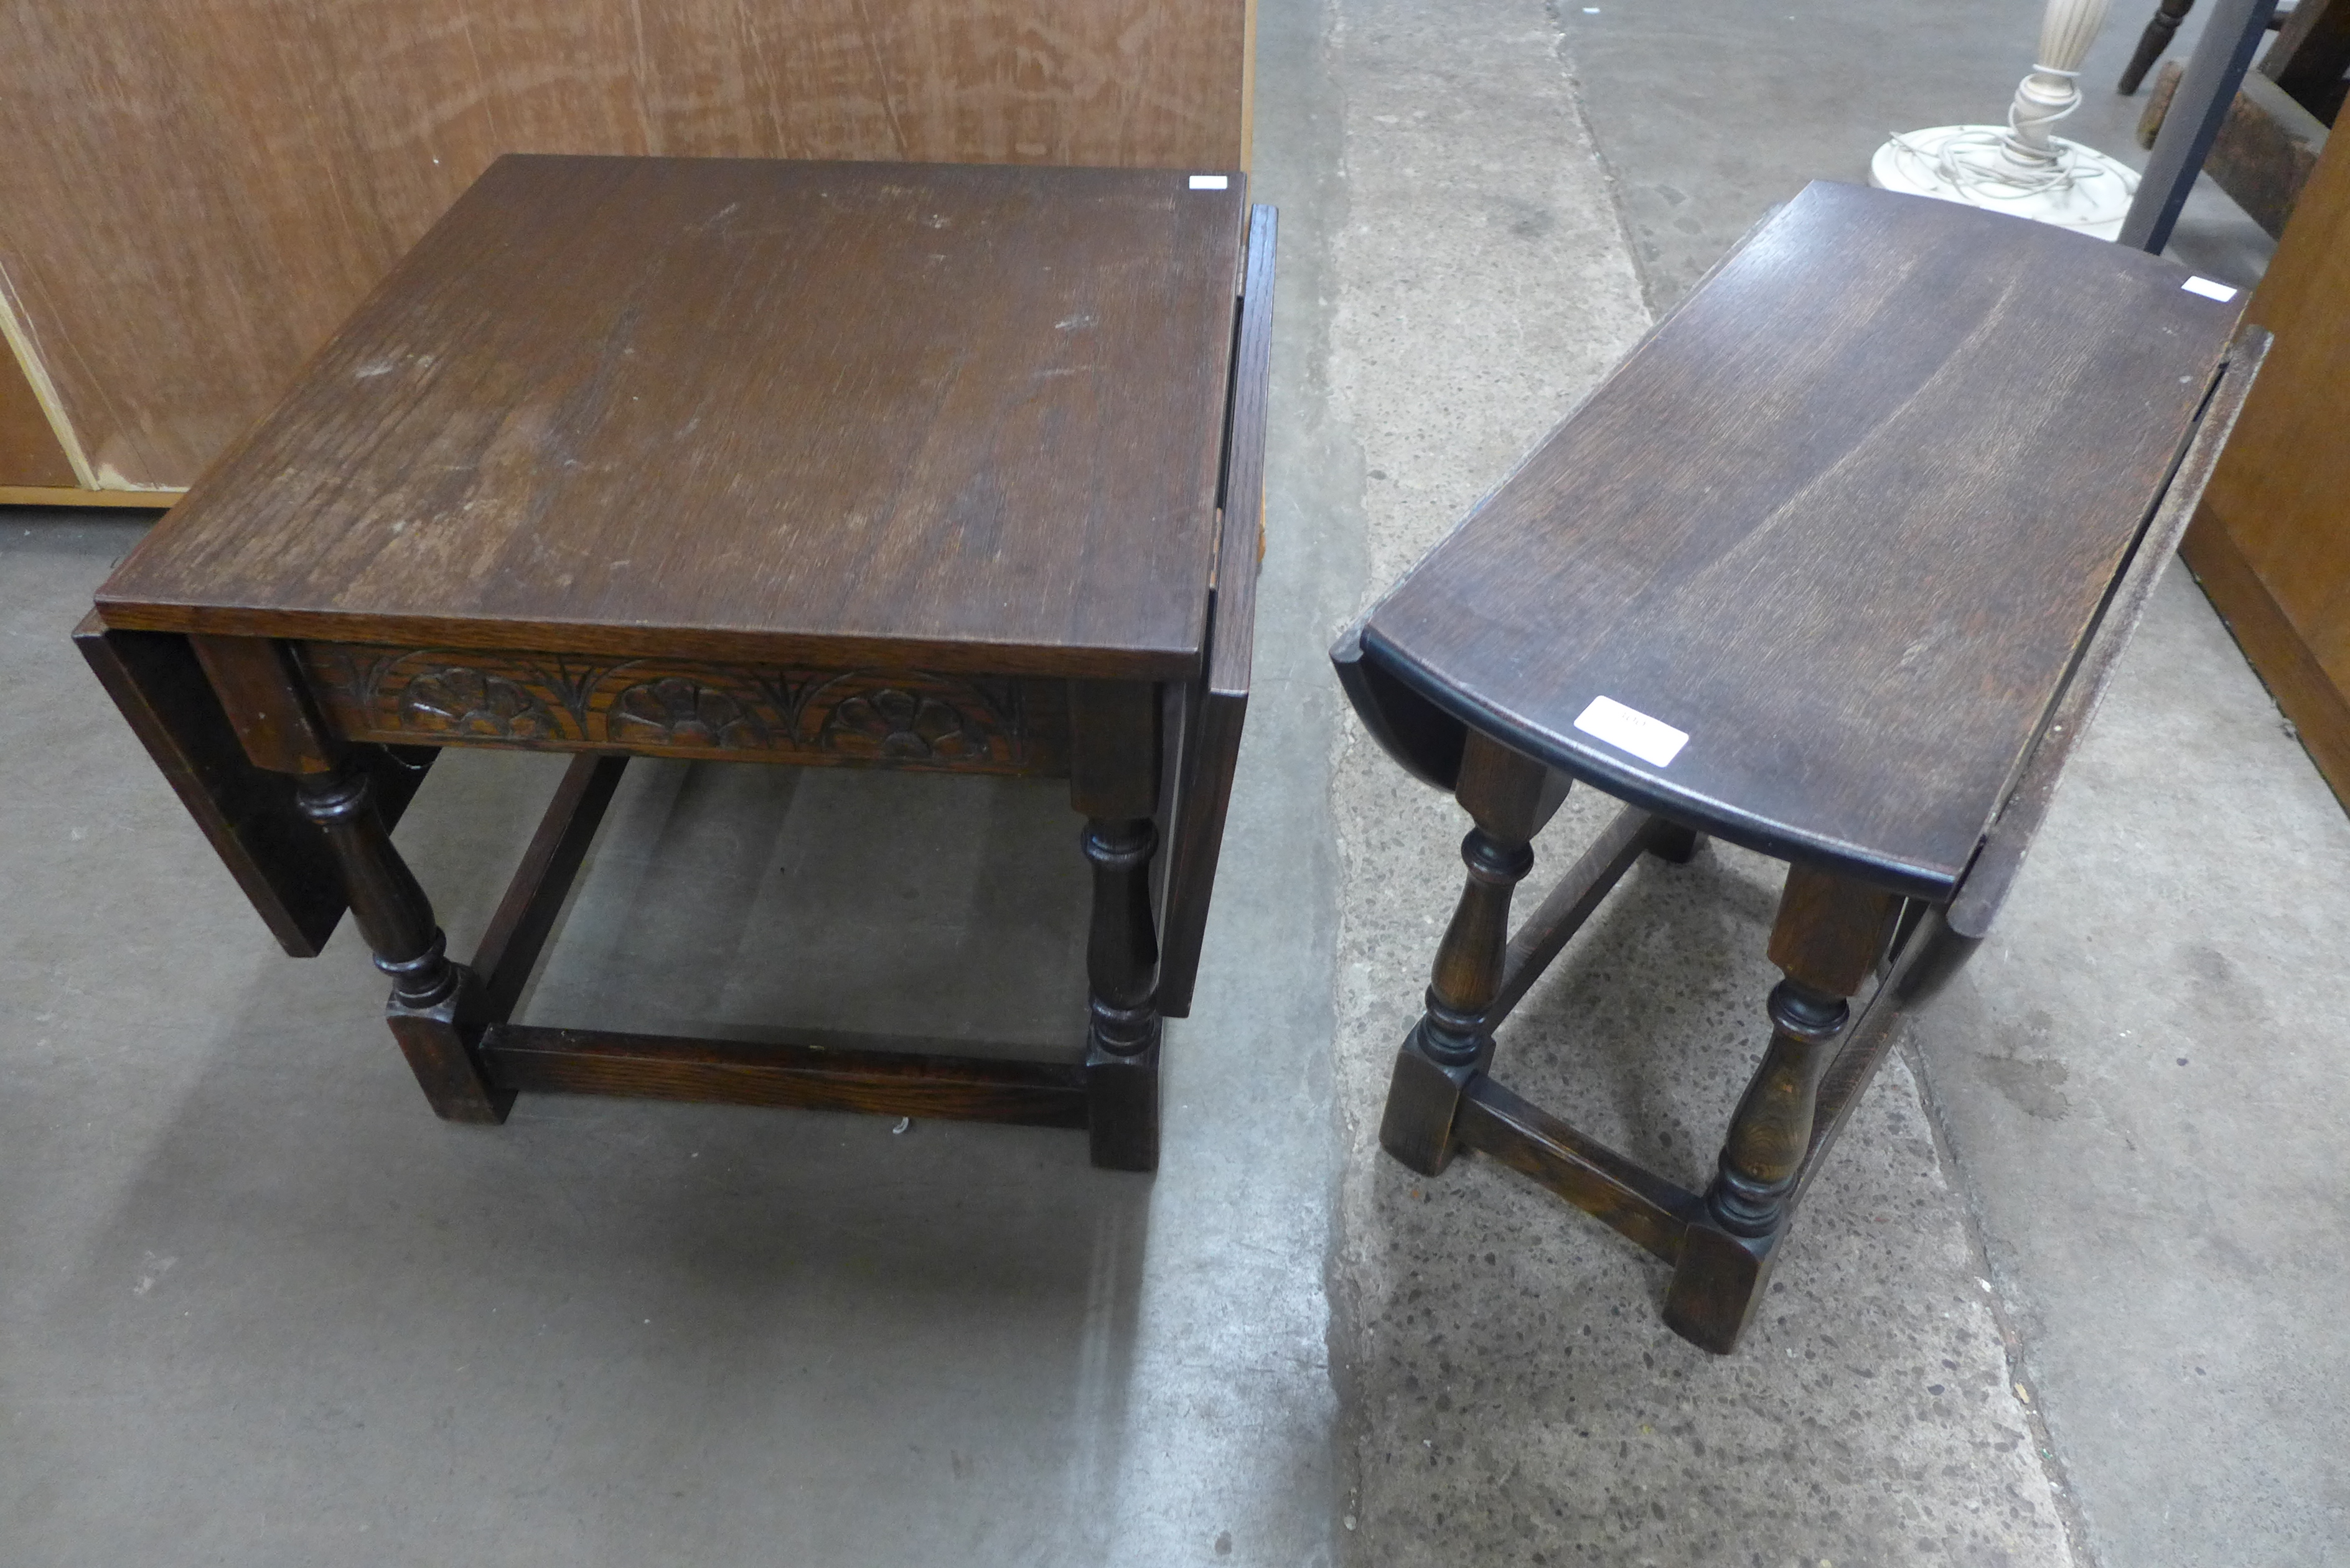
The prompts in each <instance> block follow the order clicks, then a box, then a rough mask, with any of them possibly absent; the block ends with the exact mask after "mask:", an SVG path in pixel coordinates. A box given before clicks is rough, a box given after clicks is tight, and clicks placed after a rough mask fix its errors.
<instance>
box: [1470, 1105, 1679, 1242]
mask: <svg viewBox="0 0 2350 1568" xmlns="http://www.w3.org/2000/svg"><path fill="white" fill-rule="evenodd" d="M1459 1137H1460V1139H1461V1143H1462V1144H1464V1145H1466V1146H1467V1147H1471V1148H1473V1149H1476V1150H1478V1151H1480V1152H1481V1153H1484V1154H1488V1155H1491V1156H1492V1158H1495V1159H1498V1160H1500V1161H1501V1162H1502V1163H1503V1164H1504V1165H1506V1166H1508V1167H1509V1168H1511V1169H1513V1170H1515V1171H1517V1172H1518V1173H1520V1174H1521V1175H1523V1176H1529V1177H1532V1178H1533V1179H1534V1180H1536V1181H1538V1182H1540V1183H1541V1184H1542V1185H1543V1186H1544V1187H1546V1188H1548V1189H1550V1190H1552V1191H1553V1192H1555V1193H1556V1194H1558V1195H1559V1196H1560V1197H1561V1198H1564V1199H1566V1200H1567V1201H1568V1202H1569V1203H1572V1204H1574V1205H1575V1207H1576V1208H1577V1209H1580V1210H1583V1211H1584V1212H1585V1213H1586V1214H1588V1215H1590V1216H1592V1217H1593V1218H1594V1219H1596V1220H1601V1221H1603V1222H1605V1223H1606V1224H1607V1225H1608V1226H1610V1227H1611V1228H1613V1229H1615V1230H1616V1231H1620V1232H1622V1233H1623V1234H1624V1235H1626V1236H1627V1237H1629V1238H1630V1239H1631V1240H1632V1241H1636V1242H1638V1244H1639V1245H1640V1246H1641V1247H1643V1248H1645V1249H1646V1250H1648V1251H1650V1252H1652V1253H1654V1254H1655V1255H1656V1256H1658V1257H1659V1258H1662V1259H1663V1260H1664V1261H1665V1262H1673V1261H1675V1259H1677V1258H1678V1257H1679V1255H1680V1245H1681V1235H1682V1232H1683V1231H1686V1230H1687V1229H1688V1228H1689V1225H1690V1222H1691V1221H1692V1220H1696V1219H1697V1218H1699V1217H1700V1213H1701V1211H1702V1210H1703V1207H1704V1205H1703V1203H1702V1202H1701V1201H1700V1199H1699V1198H1698V1195H1697V1194H1696V1193H1694V1192H1690V1191H1688V1190H1686V1189H1683V1188H1680V1187H1678V1186H1676V1185H1674V1184H1673V1183H1672V1182H1669V1181H1667V1180H1666V1179H1663V1178H1662V1177H1660V1176H1657V1175H1655V1174H1653V1173H1651V1172H1649V1171H1647V1170H1644V1169H1642V1168H1640V1167H1639V1166H1638V1165H1635V1164H1633V1163H1632V1162H1631V1161H1630V1160H1628V1159H1626V1158H1624V1157H1623V1156H1622V1155H1620V1154H1617V1152H1616V1151H1615V1150H1614V1149H1611V1148H1608V1147H1606V1146H1605V1145H1602V1144H1599V1143H1596V1142H1595V1141H1594V1140H1592V1139H1591V1138H1590V1137H1586V1136H1585V1135H1584V1134H1583V1133H1580V1132H1578V1131H1576V1130H1575V1128H1574V1127H1569V1126H1567V1125H1566V1124H1565V1122H1562V1121H1560V1120H1559V1119H1558V1118H1557V1117H1555V1116H1551V1115H1550V1114H1549V1113H1548V1112H1546V1111H1544V1110H1542V1109H1541V1108H1540V1107H1538V1106H1533V1105H1529V1104H1528V1103H1527V1102H1525V1101H1524V1100H1522V1099H1520V1098H1519V1097H1518V1096H1515V1095H1513V1094H1512V1093H1511V1092H1510V1091H1509V1090H1507V1089H1505V1088H1503V1086H1502V1085H1499V1084H1497V1083H1495V1082H1494V1081H1493V1080H1492V1078H1491V1077H1489V1076H1487V1075H1483V1074H1480V1075H1477V1076H1476V1077H1475V1078H1473V1079H1471V1081H1470V1084H1469V1086H1468V1089H1467V1091H1466V1093H1465V1094H1464V1096H1463V1097H1462V1105H1461V1116H1460V1126H1459Z"/></svg>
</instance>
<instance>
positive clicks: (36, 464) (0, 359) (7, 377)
mask: <svg viewBox="0 0 2350 1568" xmlns="http://www.w3.org/2000/svg"><path fill="white" fill-rule="evenodd" d="M0 479H5V481H6V482H7V483H11V484H55V485H66V486H70V485H72V484H74V483H76V481H75V477H74V471H73V463H72V462H71V461H69V460H68V458H67V456H66V450H65V448H63V447H61V446H59V445H58V444H57V435H56V433H55V432H54V431H51V430H50V429H49V416H48V415H47V413H46V412H45V411H43V410H42V408H41V400H40V399H39V398H38V397H37V396H36V395H35V394H34V391H33V384H32V383H31V382H30V381H27V380H26V379H25V372H24V370H23V369H20V368H19V367H18V365H17V363H16V358H15V357H14V356H13V355H11V354H7V353H0Z"/></svg>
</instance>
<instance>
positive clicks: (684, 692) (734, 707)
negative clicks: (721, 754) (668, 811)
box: [606, 675, 767, 751]
mask: <svg viewBox="0 0 2350 1568" xmlns="http://www.w3.org/2000/svg"><path fill="white" fill-rule="evenodd" d="M606 732H607V733H608V734H609V735H610V736H611V738H612V739H613V740H616V741H628V742H636V743H638V744H647V743H650V744H654V745H671V746H693V747H696V748H700V749H709V748H713V747H714V748H717V749H721V750H726V751H734V750H751V749H756V748H759V747H763V746H764V745H765V744H766V743H767V737H766V732H764V730H763V729H762V728H761V726H760V724H759V722H758V721H757V720H756V719H754V718H753V717H752V716H751V715H750V714H749V713H747V712H745V711H743V704H742V703H741V702H740V701H736V700H735V699H734V698H733V697H732V696H729V695H728V694H727V693H725V692H723V691H717V690H715V689H713V688H712V687H708V686H703V685H702V684H700V683H699V682H697V681H692V680H687V679H685V677H683V676H681V675H671V676H667V677H664V678H663V679H661V680H648V681H644V682H642V683H640V684H639V685H635V686H631V687H629V689H628V690H627V691H623V692H621V693H620V695H619V698H618V699H616V700H615V701H613V703H612V714H611V718H610V719H609V721H608V722H607V725H606Z"/></svg>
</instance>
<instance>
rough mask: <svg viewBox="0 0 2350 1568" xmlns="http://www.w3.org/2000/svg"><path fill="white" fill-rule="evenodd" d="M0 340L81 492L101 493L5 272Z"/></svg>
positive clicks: (0, 276)
mask: <svg viewBox="0 0 2350 1568" xmlns="http://www.w3.org/2000/svg"><path fill="white" fill-rule="evenodd" d="M0 337H5V338H6V339H7V341H8V352H9V353H11V354H13V355H14V356H16V369H18V370H20V371H22V372H23V373H24V377H25V384H26V386H29V387H30V388H32V389H33V399H34V400H35V401H36V402H37V403H39V404H40V406H41V412H42V413H43V414H44V415H45V416H47V419H48V421H49V433H50V434H51V435H53V436H55V437H56V438H57V447H58V449H59V450H60V451H62V452H64V453H65V454H66V464H67V466H68V467H69V468H71V469H72V470H73V473H74V478H75V480H76V481H77V482H78V483H79V484H80V486H81V488H82V489H84V490H87V491H93V492H102V491H103V488H104V487H103V486H101V485H100V484H99V482H98V471H97V470H96V469H94V468H92V467H91V466H90V462H89V454H88V452H84V451H83V450H82V444H81V437H80V436H79V435H78V434H77V433H76V432H75V431H74V427H73V421H71V420H69V419H68V418H67V417H66V410H65V403H64V400H62V399H60V398H59V397H58V396H57V383H56V382H55V381H53V380H51V379H49V368H48V367H47V365H45V364H43V363H42V362H41V350H40V345H39V344H37V343H36V342H35V341H34V340H33V334H32V329H31V328H30V327H27V326H26V322H25V314H24V312H23V310H22V309H21V308H19V306H18V304H17V300H16V284H15V282H14V281H12V280H11V279H10V278H9V277H8V275H7V274H6V273H5V271H0Z"/></svg>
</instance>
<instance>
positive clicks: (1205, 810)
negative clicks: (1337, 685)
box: [1158, 207, 1277, 1018]
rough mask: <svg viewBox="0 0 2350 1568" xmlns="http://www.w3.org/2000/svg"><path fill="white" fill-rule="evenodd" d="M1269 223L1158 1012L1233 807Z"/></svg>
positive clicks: (1256, 532)
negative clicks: (1233, 781)
mask: <svg viewBox="0 0 2350 1568" xmlns="http://www.w3.org/2000/svg"><path fill="white" fill-rule="evenodd" d="M1276 222H1277V220H1276V218H1275V215H1274V210H1273V209H1272V208H1271V207H1257V208H1254V209H1253V210H1252V211H1251V213H1250V215H1249V244H1248V270H1247V272H1246V274H1245V275H1243V280H1242V294H1241V305H1240V319H1239V324H1238V337H1237V339H1236V345H1235V348H1234V351H1233V356H1232V411H1231V413H1230V415H1229V416H1228V418H1227V420H1226V426H1227V431H1226V435H1225V438H1224V452H1225V456H1224V480H1223V486H1222V490H1223V493H1222V517H1221V519H1220V523H1219V527H1218V539H1217V545H1216V576H1215V591H1214V597H1213V598H1212V600H1211V603H1210V606H1209V610H1208V667H1207V670H1206V672H1205V678H1204V679H1203V680H1201V681H1200V682H1198V683H1197V690H1198V692H1199V698H1198V701H1197V702H1196V704H1194V705H1193V707H1192V710H1191V717H1190V723H1189V731H1190V738H1189V740H1188V741H1187V742H1186V744H1185V746H1184V757H1183V764H1182V774H1181V776H1180V779H1179V780H1178V782H1177V786H1176V810H1175V818H1174V826H1173V831H1172V833H1171V834H1170V844H1169V846H1168V852H1167V853H1168V862H1169V864H1168V870H1167V898H1166V909H1167V916H1166V922H1165V929H1164V931H1163V932H1162V940H1161V941H1160V943H1159V992H1158V1007H1159V1012H1161V1013H1163V1014H1165V1015H1166V1016H1168V1017H1170V1018H1181V1017H1183V1016H1185V1015H1186V1014H1188V1013H1189V1012H1191V989H1192V985H1193V983H1194V982H1195V981H1197V979H1198V978H1199V972H1200V945H1201V941H1202V940H1204V939H1205V937H1206V935H1207V929H1208V906H1209V896H1210V894H1211V892H1212V891H1213V890H1214V888H1215V881H1216V862H1217V860H1218V858H1219V857H1220V856H1221V854H1222V849H1223V842H1224V819H1225V817H1226V815H1228V814H1229V813H1230V811H1231V809H1232V776H1233V773H1234V771H1235V770H1236V769H1237V768H1238V766H1239V764H1240V752H1241V730H1242V726H1243V723H1244V722H1246V720H1247V718H1248V699H1249V681H1250V678H1251V672H1252V670H1253V666H1254V662H1255V646H1256V580H1257V566H1258V562H1259V559H1260V557H1261V556H1262V554H1263V548H1264V433H1265V418H1266V408H1267V399H1268V397H1269V396H1270V394H1271V390H1272V381H1273V272H1274V235H1275V233H1276V228H1275V225H1276Z"/></svg>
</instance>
